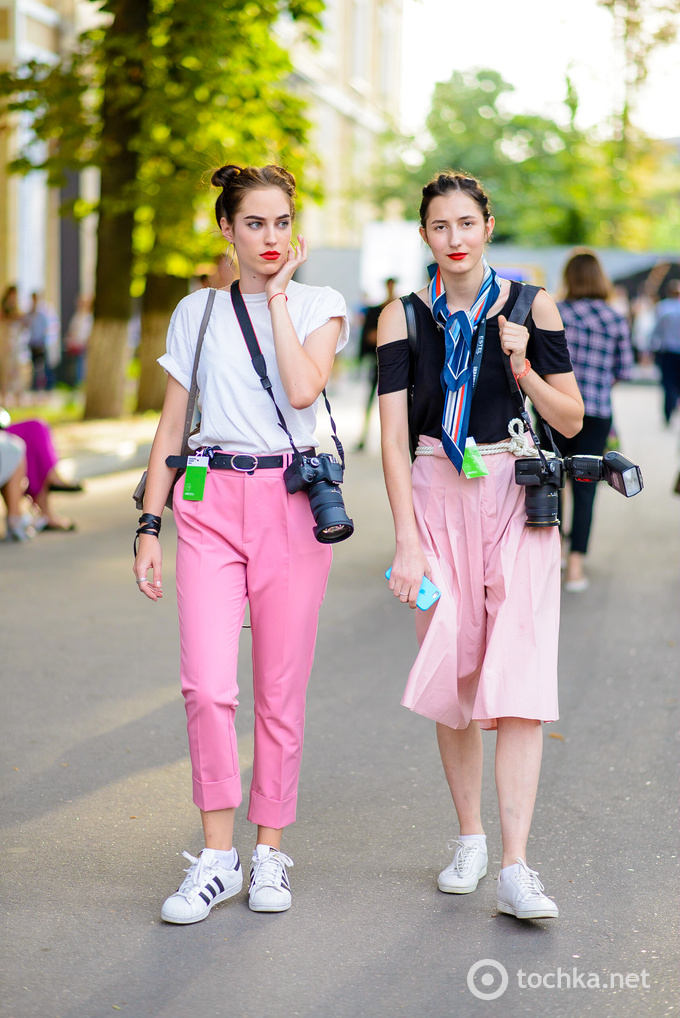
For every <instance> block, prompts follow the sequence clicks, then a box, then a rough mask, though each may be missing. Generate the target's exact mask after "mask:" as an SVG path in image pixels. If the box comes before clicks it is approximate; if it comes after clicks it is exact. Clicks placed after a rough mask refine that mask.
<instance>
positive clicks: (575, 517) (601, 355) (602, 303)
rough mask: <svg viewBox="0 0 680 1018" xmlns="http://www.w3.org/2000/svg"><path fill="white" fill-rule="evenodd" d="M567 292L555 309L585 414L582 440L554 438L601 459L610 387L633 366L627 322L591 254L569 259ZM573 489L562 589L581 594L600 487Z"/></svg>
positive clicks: (576, 485) (564, 449)
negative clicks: (566, 558) (594, 505)
mask: <svg viewBox="0 0 680 1018" xmlns="http://www.w3.org/2000/svg"><path fill="white" fill-rule="evenodd" d="M564 288H565V291H566V296H565V298H564V300H563V301H561V302H560V303H559V304H558V305H557V306H558V308H559V311H560V315H561V316H562V321H563V322H564V328H565V331H566V336H567V346H568V348H569V355H570V357H571V362H572V364H573V367H574V374H575V375H576V380H577V382H578V385H579V389H580V390H581V395H582V396H583V402H584V405H585V411H586V412H585V416H584V418H583V428H582V430H581V431H580V432H579V433H578V435H576V436H575V437H574V438H565V437H564V436H563V435H560V434H557V433H555V441H556V443H557V446H558V448H559V450H560V452H561V453H562V454H563V455H565V456H572V455H574V454H583V453H588V454H590V455H592V456H601V455H602V454H603V452H604V449H605V444H606V442H607V436H608V435H609V432H610V430H611V426H612V405H611V390H612V386H613V385H614V383H615V382H616V381H618V379H620V378H627V377H628V376H629V373H630V369H631V367H632V365H633V347H632V344H631V341H630V330H629V328H628V322H627V321H626V319H625V318H624V317H623V316H622V315H620V314H619V312H618V311H615V310H614V308H613V307H611V305H610V304H608V303H607V301H608V298H609V296H610V292H611V285H610V283H609V280H608V279H607V277H606V275H605V273H604V270H603V268H602V266H601V264H600V262H599V261H598V259H597V257H596V256H595V255H594V254H593V253H592V252H591V251H580V252H578V253H577V254H574V255H572V257H571V258H570V259H569V261H568V262H567V264H566V266H565V269H564ZM571 490H572V496H573V513H572V522H571V547H570V552H569V558H568V562H567V574H566V580H565V585H564V586H565V590H569V591H572V592H577V591H581V590H585V589H586V587H587V586H588V580H587V578H586V576H585V573H584V571H583V559H584V557H585V554H586V552H587V550H588V538H589V536H590V526H591V523H592V519H593V503H594V501H595V492H596V491H597V485H596V484H591V483H588V482H586V481H573V482H572V485H571Z"/></svg>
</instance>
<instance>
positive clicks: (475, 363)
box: [472, 318, 486, 396]
mask: <svg viewBox="0 0 680 1018" xmlns="http://www.w3.org/2000/svg"><path fill="white" fill-rule="evenodd" d="M485 338H486V318H483V319H482V321H481V322H480V323H479V328H478V329H477V346H476V347H475V353H474V357H473V358H472V395H473V396H474V394H475V389H476V387H477V381H478V379H479V368H480V365H481V363H482V354H483V353H484V340H485Z"/></svg>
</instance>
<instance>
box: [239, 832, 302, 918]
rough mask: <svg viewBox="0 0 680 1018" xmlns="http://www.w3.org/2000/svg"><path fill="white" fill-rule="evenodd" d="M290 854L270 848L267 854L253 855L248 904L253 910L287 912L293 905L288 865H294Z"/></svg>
mask: <svg viewBox="0 0 680 1018" xmlns="http://www.w3.org/2000/svg"><path fill="white" fill-rule="evenodd" d="M294 865H295V863H294V862H293V860H292V859H291V858H290V856H287V855H284V853H283V852H279V851H277V850H276V849H273V848H270V849H269V852H268V853H267V855H265V856H263V857H262V858H261V859H258V858H257V857H256V856H253V866H252V869H251V871H250V889H249V896H248V904H249V905H250V908H251V909H252V910H253V912H285V911H286V909H288V908H290V905H291V893H290V883H289V882H288V874H287V873H286V866H294Z"/></svg>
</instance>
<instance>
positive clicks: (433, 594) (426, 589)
mask: <svg viewBox="0 0 680 1018" xmlns="http://www.w3.org/2000/svg"><path fill="white" fill-rule="evenodd" d="M391 572H392V569H391V568H390V569H388V570H387V572H386V573H385V576H386V577H387V579H388V580H389V578H390V574H391ZM441 596H442V592H441V590H439V588H438V587H435V585H434V583H433V582H432V580H428V578H427V576H423V578H422V580H421V583H420V590H419V591H418V597H417V598H416V607H417V608H420V610H421V611H424V612H425V611H427V609H428V608H431V607H432V605H433V604H434V603H435V601H438V600H439V598H440V597H441Z"/></svg>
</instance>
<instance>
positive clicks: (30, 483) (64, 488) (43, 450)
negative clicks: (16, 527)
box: [0, 411, 83, 531]
mask: <svg viewBox="0 0 680 1018" xmlns="http://www.w3.org/2000/svg"><path fill="white" fill-rule="evenodd" d="M0 413H1V414H2V419H0V428H4V432H5V433H6V434H7V433H9V434H11V435H14V436H16V437H18V438H20V439H22V441H23V442H24V444H25V450H26V452H25V455H26V477H27V484H26V494H27V495H28V496H29V497H30V498H31V500H32V501H33V502H34V503H35V505H36V507H37V509H38V511H39V513H38V516H37V517H36V519H35V520H34V521H33V526H34V527H35V529H36V530H62V531H72V530H75V529H76V525H75V523H74V522H73V520H70V519H68V517H66V516H62V515H61V514H60V513H58V512H56V510H55V509H54V507H53V505H52V503H51V500H50V493H51V492H54V491H60V492H67V493H69V492H79V491H82V490H83V486H82V484H80V483H79V482H77V481H76V482H73V483H71V482H69V481H67V480H65V479H64V478H63V477H62V476H61V474H60V473H59V471H58V470H57V463H58V462H59V457H58V455H57V452H56V450H55V448H54V442H53V441H52V435H51V433H50V429H49V425H47V424H46V423H45V422H44V421H40V420H37V419H36V420H30V421H20V422H19V423H18V424H11V423H9V421H10V418H9V414H7V412H6V411H5V412H2V411H0ZM3 419H4V422H5V423H3Z"/></svg>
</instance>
